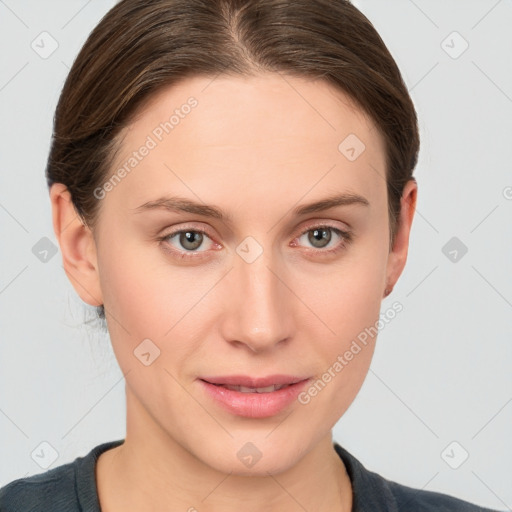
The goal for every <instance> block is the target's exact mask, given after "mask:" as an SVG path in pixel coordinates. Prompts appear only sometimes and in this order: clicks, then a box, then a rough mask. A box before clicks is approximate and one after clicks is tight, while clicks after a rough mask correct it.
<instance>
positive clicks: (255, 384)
mask: <svg viewBox="0 0 512 512" xmlns="http://www.w3.org/2000/svg"><path fill="white" fill-rule="evenodd" d="M306 379H308V377H297V376H295V375H268V376H267V377H250V376H248V375H221V376H216V377H201V380H204V381H206V382H209V383H210V384H227V385H228V386H244V387H247V388H265V387H267V386H272V385H273V384H276V385H283V384H295V383H296V382H301V381H303V380H306Z"/></svg>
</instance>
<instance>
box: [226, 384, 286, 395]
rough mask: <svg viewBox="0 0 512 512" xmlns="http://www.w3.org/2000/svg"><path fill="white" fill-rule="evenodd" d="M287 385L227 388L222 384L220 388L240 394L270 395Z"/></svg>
mask: <svg viewBox="0 0 512 512" xmlns="http://www.w3.org/2000/svg"><path fill="white" fill-rule="evenodd" d="M286 386H288V384H280V385H272V386H267V387H265V388H248V387H246V386H228V385H224V384H222V387H224V388H226V389H230V390H231V391H240V392H241V393H272V392H273V391H277V390H279V389H282V388H285V387H286Z"/></svg>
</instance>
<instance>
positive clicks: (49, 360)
mask: <svg viewBox="0 0 512 512" xmlns="http://www.w3.org/2000/svg"><path fill="white" fill-rule="evenodd" d="M114 3H115V2H114V1H113V0H111V1H104V0H103V1H102V0H95V1H91V0H89V1H75V0H72V1H70V0H66V1H64V0H60V1H56V0H53V1H49V0H47V1H45V2H41V1H39V0H33V1H28V0H23V1H14V0H3V1H0V42H1V48H2V54H1V55H2V60H1V68H0V109H1V113H2V115H1V119H0V130H1V133H0V165H1V174H0V175H1V180H2V181H1V187H0V228H1V232H0V235H1V240H2V242H1V249H2V251H1V277H0V314H1V322H2V324H1V325H2V331H1V332H2V340H1V345H0V346H1V354H0V438H1V439H2V443H1V447H0V450H1V453H0V460H1V461H2V464H1V466H0V486H1V485H4V484H6V483H7V482H9V481H11V480H13V479H15V478H19V477H24V476H27V475H31V474H35V473H40V472H42V471H45V468H44V467H42V466H41V465H39V464H43V465H44V464H48V463H49V462H50V461H51V460H52V453H53V451H52V450H55V452H56V454H57V458H56V459H55V460H54V461H53V462H52V463H51V465H50V466H48V469H51V468H53V467H56V466H58V465H61V464H64V463H66V462H70V461H72V460H74V458H75V457H77V456H81V455H85V454H86V453H87V452H88V451H89V450H90V449H91V448H92V447H93V446H95V445H97V444H99V443H102V442H105V441H109V440H113V439H121V438H123V437H124V435H125V416H124V415H125V404H124V382H123V378H122V374H121V372H120V370H119V368H118V366H117V362H116V360H115V358H114V356H113V353H112V351H111V348H110V345H109V340H108V337H107V335H106V334H105V333H102V332H101V331H99V330H98V326H97V325H95V323H94V322H89V323H84V322H85V321H87V320H88V319H89V320H90V319H94V311H93V310H92V308H90V307H87V306H85V305H84V304H83V303H82V302H81V301H80V299H79V298H78V296H77V295H76V293H75V291H74V289H73V288H72V287H71V285H70V283H69V282H68V280H67V277H66V276H65V274H64V270H63V268H62V265H61V263H62V260H61V255H60V252H57V253H56V254H55V255H54V256H53V257H50V256H48V261H47V262H46V263H44V262H42V261H40V259H39V258H38V257H36V255H35V254H34V253H33V247H34V246H36V244H37V243H38V242H39V241H40V240H41V239H42V238H43V237H47V238H49V239H50V240H51V241H52V242H53V243H54V244H57V241H56V238H55V236H54V234H53V228H52V223H51V210H50V202H49V198H48V191H47V188H46V183H45V179H44V168H45V164H46V158H47V155H48V149H49V142H50V137H51V129H52V118H53V112H54V109H55V106H56V103H57V100H58V96H59V94H60V90H61V88H62V85H63V82H64V79H65V77H66V74H67V72H68V70H69V67H70V66H71V64H72V62H73V60H74V58H75V56H76V54H77V53H78V50H79V48H80V47H81V45H82V44H83V42H84V41H85V38H86V37H87V35H88V34H89V32H90V31H91V30H92V28H93V27H94V26H95V24H96V23H97V22H98V21H99V19H100V18H101V17H102V16H103V14H105V13H106V12H107V10H108V9H109V8H110V7H111V6H113V5H114ZM354 3H355V4H356V5H357V6H358V7H359V8H360V9H361V10H362V11H363V12H364V13H365V14H366V15H367V16H368V17H369V19H370V20H371V21H372V22H373V23H374V25H375V27H376V28H377V30H378V31H379V33H380V34H381V36H382V38H383V39H384V41H385V42H386V44H387V45H388V47H389V49H390V51H391V53H392V54H393V56H394V57H395V59H396V61H397V63H398V65H399V67H400V69H401V71H402V73H403V76H404V80H405V81H406V84H407V86H408V88H409V90H410V91H411V95H412V97H413V100H414V102H415V104H416V107H417V111H418V115H419V118H420V128H421V142H422V147H421V152H420V161H419V164H418V167H417V169H416V172H415V176H416V178H417V180H418V183H419V196H418V208H417V214H416V218H415V220H414V224H413V229H412V234H411V247H410V251H409V260H408V263H407V266H406V269H405V271H404V273H403V275H402V277H401V279H400V280H399V282H398V285H397V286H396V287H395V289H394V291H393V293H392V294H391V295H390V296H389V297H388V298H387V299H385V300H384V302H383V305H382V311H383V312H384V311H385V310H386V309H387V308H389V307H390V306H391V304H392V303H393V302H394V301H399V302H400V303H401V304H402V305H403V307H404V310H403V311H402V312H401V313H399V314H398V315H397V316H396V318H395V319H394V320H393V321H392V322H390V323H389V324H387V325H386V326H385V328H383V329H382V331H381V332H380V334H379V338H378V342H377V348H376V352H375V355H374V359H373V362H372V365H371V369H370V372H369V374H368V377H367V379H366V381H365V383H364V385H363V387H362V389H361V391H360V393H359V395H358V396H357V398H356V400H355V402H354V403H353V404H352V406H351V407H350V409H349V410H348V411H347V413H346V414H345V415H344V416H343V417H342V419H341V420H340V421H339V423H338V424H337V425H336V428H335V430H334V438H335V439H336V440H337V441H338V442H340V443H341V444H342V445H343V446H345V447H346V448H347V449H348V450H349V451H351V452H352V453H353V454H354V455H355V456H356V457H357V458H358V459H359V460H360V461H361V462H362V463H363V464H364V465H365V466H366V467H367V468H368V469H371V470H373V471H376V472H377V473H380V474H381V475H383V476H385V477H387V478H389V479H391V480H396V481H398V482H400V483H403V484H406V485H409V486H412V487H416V488H423V489H427V490H435V491H439V492H444V493H447V494H452V495H454V496H457V497H460V498H463V499H467V500H469V501H472V502H475V503H478V504H481V505H485V506H489V507H492V508H497V509H501V510H505V509H509V510H510V509H511V507H512V485H511V484H512V436H511V433H512V429H511V427H512V372H511V363H512V315H511V313H512V279H511V275H512V272H511V255H512V236H511V234H512V231H511V224H512V222H511V220H512V172H511V168H512V166H511V162H512V68H511V67H512V64H511V57H510V55H511V51H512V32H510V25H511V23H512V3H511V2H510V1H507V0H501V1H496V0H473V1H468V0H466V1H464V2H463V1H453V0H452V1H446V0H435V1H434V0H430V1H426V0H415V1H412V0H392V1H390V0H387V1H383V0H358V1H356V2H354ZM43 31H46V32H48V33H49V34H51V37H52V38H54V39H55V40H56V41H57V43H58V48H57V49H56V50H55V51H54V52H53V53H52V54H51V55H50V56H48V57H47V58H42V57H41V56H40V54H38V53H36V51H34V49H32V47H31V44H32V42H33V41H35V43H37V42H38V41H39V43H38V44H39V45H40V50H39V51H40V52H41V51H43V49H42V48H41V47H42V45H43V44H44V48H45V49H46V51H49V49H51V46H50V44H51V41H50V39H48V36H40V34H41V32H43ZM454 31H455V32H457V33H458V34H453V32H454ZM41 37H46V38H47V39H45V42H44V43H41V42H40V41H41ZM35 43H34V44H35ZM466 44H468V45H469V46H468V48H467V49H466V50H465V51H464V52H463V53H461V51H462V50H463V49H464V47H465V45H466ZM459 54H460V55H459ZM453 237H457V239H458V240H459V241H456V242H455V243H456V244H459V247H456V246H453V247H452V246H451V245H449V246H448V247H447V248H446V249H445V250H444V252H443V247H444V246H445V244H447V243H448V242H449V240H450V239H452V238H453ZM39 243H41V242H39ZM452 243H453V242H452ZM461 243H462V244H464V245H465V246H466V247H467V253H466V254H464V255H462V252H461V250H460V246H461V245H460V244H461ZM37 247H38V246H36V248H37ZM454 249H455V250H456V251H457V253H456V254H455V253H454V252H453V250H454ZM450 251H451V253H450ZM35 252H36V253H37V251H35ZM445 253H446V255H445ZM455 256H456V261H452V260H453V258H454V257H455ZM454 441H455V443H456V444H451V443H453V442H454ZM41 443H49V445H50V446H49V445H48V444H43V445H41ZM450 445H451V446H450ZM447 447H449V448H448V450H446V448H447ZM466 452H467V453H468V454H469V457H468V458H467V460H466V461H464V462H463V463H462V464H461V465H460V467H458V468H457V469H453V468H452V467H450V466H449V464H448V462H449V463H450V464H451V465H452V466H456V465H458V464H460V462H461V460H462V458H463V456H464V455H465V453H466ZM38 463H39V464H38Z"/></svg>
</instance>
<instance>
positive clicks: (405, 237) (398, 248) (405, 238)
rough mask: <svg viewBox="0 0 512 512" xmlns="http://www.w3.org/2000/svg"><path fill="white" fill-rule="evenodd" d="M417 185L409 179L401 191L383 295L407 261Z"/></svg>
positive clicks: (385, 294)
mask: <svg viewBox="0 0 512 512" xmlns="http://www.w3.org/2000/svg"><path fill="white" fill-rule="evenodd" d="M417 195H418V185H417V183H416V180H415V179H410V180H409V181H408V182H407V183H406V185H405V187H404V190H403V192H402V199H401V203H400V218H399V222H398V226H397V231H396V236H395V241H394V244H393V247H392V249H391V252H390V253H389V257H388V265H387V279H386V289H385V290H384V293H383V295H384V297H386V296H387V295H389V294H390V293H391V291H392V290H393V287H394V286H395V284H396V282H397V281H398V278H399V277H400V275H401V273H402V271H403V269H404V267H405V263H406V261H407V252H408V249H409V235H410V233H411V227H412V221H413V218H414V213H415V211H416V200H417Z"/></svg>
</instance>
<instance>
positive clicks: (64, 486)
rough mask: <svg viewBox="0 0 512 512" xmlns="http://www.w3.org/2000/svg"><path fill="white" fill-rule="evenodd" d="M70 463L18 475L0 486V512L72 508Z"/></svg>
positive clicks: (73, 499)
mask: <svg viewBox="0 0 512 512" xmlns="http://www.w3.org/2000/svg"><path fill="white" fill-rule="evenodd" d="M76 506H77V500H76V490H75V472H74V467H73V463H68V464H63V465H61V466H58V467H56V468H54V469H51V470H49V471H45V472H44V473H40V474H37V475H32V476H29V477H25V478H18V479H17V480H13V481H12V482H10V483H8V484H7V485H5V486H4V487H2V488H0V510H1V511H2V512H42V511H44V510H55V511H57V510H67V511H69V512H72V511H73V510H78V509H77V508H76Z"/></svg>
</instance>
